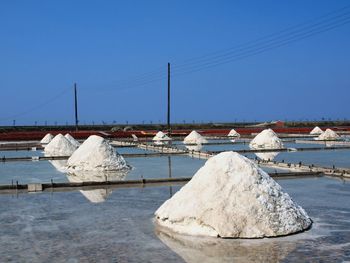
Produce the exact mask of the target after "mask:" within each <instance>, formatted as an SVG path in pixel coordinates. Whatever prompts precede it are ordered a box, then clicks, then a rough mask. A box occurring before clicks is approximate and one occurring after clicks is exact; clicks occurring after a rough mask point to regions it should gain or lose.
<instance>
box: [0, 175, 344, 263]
mask: <svg viewBox="0 0 350 263" xmlns="http://www.w3.org/2000/svg"><path fill="white" fill-rule="evenodd" d="M279 183H280V184H281V185H282V186H283V188H284V190H285V191H287V192H288V193H289V194H290V195H291V196H292V197H293V199H294V200H295V201H296V202H298V204H300V205H301V206H303V208H304V209H305V210H306V211H307V212H308V214H309V216H311V217H312V219H313V220H314V225H313V227H312V229H311V230H309V231H307V232H304V233H301V234H298V235H293V236H289V237H283V238H273V239H262V240H222V239H215V238H199V239H198V238H191V237H187V236H182V235H174V234H171V233H169V232H164V231H163V230H161V229H159V228H157V227H155V225H154V224H153V222H152V219H153V213H154V212H155V210H156V209H157V208H158V207H159V206H160V205H161V204H162V203H163V202H164V201H165V200H166V199H168V198H169V196H170V194H171V192H172V193H174V192H175V191H176V190H177V189H179V187H175V186H173V187H171V189H170V187H168V186H166V187H152V188H148V187H147V188H132V189H114V190H110V189H104V191H105V192H106V193H107V195H106V196H107V199H106V201H105V202H100V203H92V202H90V201H89V199H88V198H86V196H85V195H84V194H82V193H81V192H78V191H77V192H66V193H40V194H21V195H18V196H16V195H0V222H1V228H0V254H1V256H2V262H7V261H15V262H49V261H54V262H63V261H64V262H81V261H83V262H96V261H98V262H201V263H203V262H232V261H234V262H310V261H313V262H320V261H323V262H342V261H346V260H350V231H349V229H350V220H349V216H350V202H348V199H349V197H350V183H349V182H347V181H341V180H336V179H331V178H326V177H323V178H315V179H298V180H280V181H279Z"/></svg>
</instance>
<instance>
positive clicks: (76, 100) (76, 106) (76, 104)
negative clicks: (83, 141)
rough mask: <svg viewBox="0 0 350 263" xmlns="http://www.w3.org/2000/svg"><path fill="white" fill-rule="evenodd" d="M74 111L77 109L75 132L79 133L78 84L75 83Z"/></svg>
mask: <svg viewBox="0 0 350 263" xmlns="http://www.w3.org/2000/svg"><path fill="white" fill-rule="evenodd" d="M74 109H75V130H76V131H78V98H77V83H74Z"/></svg>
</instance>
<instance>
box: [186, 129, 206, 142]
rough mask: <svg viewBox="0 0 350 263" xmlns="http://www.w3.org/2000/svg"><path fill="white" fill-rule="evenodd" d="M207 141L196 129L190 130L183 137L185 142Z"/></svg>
mask: <svg viewBox="0 0 350 263" xmlns="http://www.w3.org/2000/svg"><path fill="white" fill-rule="evenodd" d="M207 142H208V141H207V140H206V139H205V138H204V137H203V136H202V135H200V134H199V133H198V132H196V131H192V132H191V133H190V134H189V135H187V136H186V137H185V139H184V143H185V144H203V143H207Z"/></svg>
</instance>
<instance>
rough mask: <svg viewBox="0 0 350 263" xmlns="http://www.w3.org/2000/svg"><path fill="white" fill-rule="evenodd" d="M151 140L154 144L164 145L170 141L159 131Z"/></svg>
mask: <svg viewBox="0 0 350 263" xmlns="http://www.w3.org/2000/svg"><path fill="white" fill-rule="evenodd" d="M152 140H153V141H154V142H155V144H164V143H167V142H168V141H171V138H170V137H169V136H167V135H166V134H165V133H164V132H162V131H159V132H157V134H156V135H155V136H154V137H153V139H152Z"/></svg>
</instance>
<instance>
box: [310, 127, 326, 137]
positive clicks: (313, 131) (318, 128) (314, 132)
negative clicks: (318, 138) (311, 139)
mask: <svg viewBox="0 0 350 263" xmlns="http://www.w3.org/2000/svg"><path fill="white" fill-rule="evenodd" d="M322 133H323V131H322V130H321V128H320V127H318V126H316V127H315V128H313V129H312V131H311V132H310V134H313V135H317V134H322Z"/></svg>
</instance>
